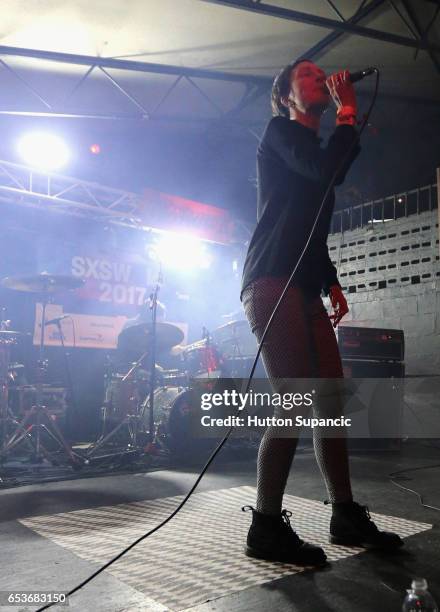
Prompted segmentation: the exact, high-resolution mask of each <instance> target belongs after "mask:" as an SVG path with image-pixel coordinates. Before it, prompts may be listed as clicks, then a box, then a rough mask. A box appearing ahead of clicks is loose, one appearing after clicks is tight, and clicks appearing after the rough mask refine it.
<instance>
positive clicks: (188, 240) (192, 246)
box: [153, 233, 211, 270]
mask: <svg viewBox="0 0 440 612" xmlns="http://www.w3.org/2000/svg"><path fill="white" fill-rule="evenodd" d="M153 250H154V251H155V253H156V256H157V259H158V260H160V261H161V262H162V264H163V265H164V266H165V267H168V268H174V269H178V270H194V269H207V268H209V267H210V265H211V256H210V254H209V252H208V250H207V248H206V244H205V243H203V242H202V241H201V240H199V239H198V238H196V237H194V236H188V235H182V234H171V233H170V234H163V235H162V236H161V237H160V238H159V239H158V240H157V241H156V243H155V245H154V247H153Z"/></svg>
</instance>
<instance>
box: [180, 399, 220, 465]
mask: <svg viewBox="0 0 440 612" xmlns="http://www.w3.org/2000/svg"><path fill="white" fill-rule="evenodd" d="M193 410H194V406H193V405H192V403H191V391H189V390H188V389H187V390H185V391H182V392H181V393H179V395H178V396H177V397H176V398H175V399H174V401H173V403H172V404H171V406H170V413H169V419H168V447H169V449H170V451H171V452H172V453H173V454H175V455H176V456H178V457H179V458H180V459H181V460H187V461H191V460H192V459H200V458H203V459H207V458H208V455H209V454H210V453H211V452H212V451H213V450H214V448H215V447H216V446H217V445H218V443H219V440H217V439H215V438H198V437H195V436H194V433H193V431H192V427H191V415H192V412H193Z"/></svg>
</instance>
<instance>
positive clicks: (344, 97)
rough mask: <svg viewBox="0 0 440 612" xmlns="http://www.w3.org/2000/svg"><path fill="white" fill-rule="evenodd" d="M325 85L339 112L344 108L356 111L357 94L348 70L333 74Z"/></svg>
mask: <svg viewBox="0 0 440 612" xmlns="http://www.w3.org/2000/svg"><path fill="white" fill-rule="evenodd" d="M325 83H326V85H327V88H328V90H329V92H330V95H331V97H332V98H333V101H334V103H335V104H336V110H337V111H338V110H339V109H340V108H342V107H343V106H351V107H353V108H354V109H356V108H357V103H356V93H355V91H354V87H353V83H352V82H351V81H350V73H349V72H348V70H344V71H343V72H337V73H336V74H332V75H331V76H329V77H328V78H327V80H326V82H325Z"/></svg>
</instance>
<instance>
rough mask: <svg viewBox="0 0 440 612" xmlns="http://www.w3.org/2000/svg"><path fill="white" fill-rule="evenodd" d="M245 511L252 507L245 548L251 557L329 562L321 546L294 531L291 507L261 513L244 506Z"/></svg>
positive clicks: (313, 562)
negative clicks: (302, 538)
mask: <svg viewBox="0 0 440 612" xmlns="http://www.w3.org/2000/svg"><path fill="white" fill-rule="evenodd" d="M242 510H243V512H247V511H248V510H252V525H251V526H250V529H249V533H248V536H247V546H246V548H245V552H246V555H247V556H248V557H255V558H257V559H266V560H267V561H279V562H281V563H293V564H295V565H324V564H325V563H326V559H327V557H326V555H325V552H324V551H323V550H322V548H319V546H314V545H313V544H308V543H307V542H304V541H303V540H301V539H300V538H299V537H298V535H297V534H296V533H295V531H293V529H292V527H291V525H290V520H289V517H290V516H292V513H291V512H289V511H288V510H283V511H282V512H281V514H279V515H277V516H272V515H268V514H262V513H261V512H257V511H256V510H255V509H254V508H253V507H252V506H243V508H242Z"/></svg>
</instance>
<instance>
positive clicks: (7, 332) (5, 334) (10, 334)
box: [0, 329, 27, 338]
mask: <svg viewBox="0 0 440 612" xmlns="http://www.w3.org/2000/svg"><path fill="white" fill-rule="evenodd" d="M25 335H27V334H24V333H23V332H19V331H13V330H12V329H1V330H0V338H15V336H25Z"/></svg>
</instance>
